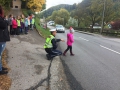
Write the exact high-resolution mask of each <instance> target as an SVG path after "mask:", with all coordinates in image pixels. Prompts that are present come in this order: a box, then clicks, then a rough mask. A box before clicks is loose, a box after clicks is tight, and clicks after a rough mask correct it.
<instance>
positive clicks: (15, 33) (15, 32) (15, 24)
mask: <svg viewBox="0 0 120 90" xmlns="http://www.w3.org/2000/svg"><path fill="white" fill-rule="evenodd" d="M17 27H18V25H17V21H16V18H15V17H13V20H12V28H13V31H14V35H18V29H17Z"/></svg>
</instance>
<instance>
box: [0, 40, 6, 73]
mask: <svg viewBox="0 0 120 90" xmlns="http://www.w3.org/2000/svg"><path fill="white" fill-rule="evenodd" d="M5 46H6V42H0V71H2V53H3V51H4V49H5Z"/></svg>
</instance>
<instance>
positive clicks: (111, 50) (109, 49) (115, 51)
mask: <svg viewBox="0 0 120 90" xmlns="http://www.w3.org/2000/svg"><path fill="white" fill-rule="evenodd" d="M100 46H101V47H102V48H105V49H107V50H110V51H112V52H114V53H117V54H120V53H119V52H117V51H115V50H112V49H110V48H107V47H105V46H102V45H100Z"/></svg>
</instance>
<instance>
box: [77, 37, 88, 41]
mask: <svg viewBox="0 0 120 90" xmlns="http://www.w3.org/2000/svg"><path fill="white" fill-rule="evenodd" d="M79 38H80V39H82V40H85V41H89V40H87V39H85V38H82V37H79Z"/></svg>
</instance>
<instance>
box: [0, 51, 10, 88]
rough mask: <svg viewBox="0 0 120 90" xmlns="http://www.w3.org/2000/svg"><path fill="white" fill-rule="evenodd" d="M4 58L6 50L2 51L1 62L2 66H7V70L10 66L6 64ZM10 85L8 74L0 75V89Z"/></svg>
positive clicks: (5, 57)
mask: <svg viewBox="0 0 120 90" xmlns="http://www.w3.org/2000/svg"><path fill="white" fill-rule="evenodd" d="M6 59H7V50H5V51H4V52H3V55H2V64H3V67H5V68H7V69H8V71H9V70H10V68H9V67H8V65H7V61H6ZM10 86H11V79H10V78H9V77H8V75H0V90H9V88H10Z"/></svg>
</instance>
